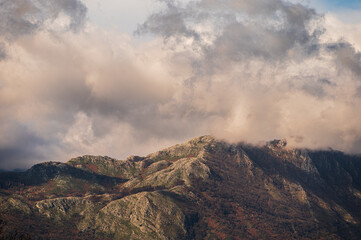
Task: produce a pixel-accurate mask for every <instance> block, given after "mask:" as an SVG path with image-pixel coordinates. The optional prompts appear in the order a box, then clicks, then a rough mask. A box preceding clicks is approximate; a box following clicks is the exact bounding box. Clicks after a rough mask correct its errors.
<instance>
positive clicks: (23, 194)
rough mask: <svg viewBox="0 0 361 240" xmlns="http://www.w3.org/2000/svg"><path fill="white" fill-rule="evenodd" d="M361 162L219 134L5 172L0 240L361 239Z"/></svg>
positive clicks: (1, 189)
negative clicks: (231, 140)
mask: <svg viewBox="0 0 361 240" xmlns="http://www.w3.org/2000/svg"><path fill="white" fill-rule="evenodd" d="M359 236H361V157H360V156H351V155H346V154H344V153H342V152H338V151H310V150H305V149H292V148H288V147H287V142H286V141H285V140H274V141H272V142H269V143H268V144H266V145H264V146H252V145H248V144H243V143H240V144H235V145H232V144H228V143H225V142H223V141H220V140H217V139H215V138H213V137H211V136H203V137H199V138H195V139H192V140H190V141H189V142H187V143H184V144H179V145H176V146H173V147H170V148H167V149H164V150H161V151H159V152H156V153H152V154H149V155H147V156H145V157H138V156H131V157H128V158H127V159H126V160H116V159H112V158H110V157H101V156H82V157H77V158H74V159H71V160H69V161H68V162H66V163H60V162H46V163H41V164H37V165H35V166H33V167H32V168H30V169H29V170H27V171H25V172H20V173H0V239H143V240H144V239H359Z"/></svg>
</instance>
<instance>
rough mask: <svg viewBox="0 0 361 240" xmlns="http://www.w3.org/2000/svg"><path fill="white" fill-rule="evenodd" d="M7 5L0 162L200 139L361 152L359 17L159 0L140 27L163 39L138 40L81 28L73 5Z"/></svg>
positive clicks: (259, 2)
mask: <svg viewBox="0 0 361 240" xmlns="http://www.w3.org/2000/svg"><path fill="white" fill-rule="evenodd" d="M12 2H13V3H14V5H12V4H10V3H9V2H8V1H2V4H4V3H7V4H8V5H7V6H8V8H5V10H3V8H0V9H2V10H0V11H4V12H5V13H7V14H8V15H6V14H0V18H4V19H6V20H7V23H6V24H5V23H3V22H2V21H0V22H1V23H0V26H1V27H0V37H2V39H5V40H4V41H3V47H2V48H1V45H0V55H1V54H5V53H6V55H7V56H8V57H7V58H5V59H4V60H3V61H1V62H0V69H1V71H0V126H1V127H0V135H1V136H8V137H6V138H2V139H1V140H0V168H5V169H10V168H19V167H28V166H30V165H32V164H33V163H35V162H41V161H44V160H57V161H65V160H67V159H69V158H71V157H74V156H76V155H81V154H101V155H109V156H113V157H116V158H125V157H126V156H127V155H130V154H140V155H143V154H147V153H149V152H151V151H156V150H159V149H160V148H162V147H166V146H168V145H172V144H175V143H179V142H181V141H184V140H187V139H188V138H191V137H196V136H199V135H203V134H214V135H216V136H217V137H220V138H223V139H226V140H228V141H231V142H238V141H246V142H251V143H260V142H262V141H267V140H271V139H274V138H284V137H285V138H288V139H289V141H290V142H291V145H293V146H297V147H311V148H327V147H332V148H335V149H339V150H343V151H347V152H352V153H361V150H360V149H361V145H360V142H361V126H360V124H359V123H360V122H361V112H360V111H359V109H360V106H361V97H360V95H361V94H360V92H361V91H360V89H361V79H360V69H361V67H360V66H361V60H360V53H359V51H360V48H359V46H361V45H360V42H359V39H360V38H357V37H355V36H356V35H355V34H357V32H360V31H355V29H361V28H359V26H357V25H352V26H351V25H348V28H345V29H346V32H345V35H344V36H347V38H346V37H345V38H341V36H339V33H340V29H343V26H344V25H343V23H342V22H338V21H337V20H335V18H333V17H332V16H329V15H326V16H322V15H320V14H318V13H316V12H315V11H314V10H313V9H310V8H308V7H305V6H303V5H300V4H297V3H290V2H285V1H281V0H268V1H263V0H255V1H251V2H250V1H245V0H226V1H218V0H200V1H187V2H184V1H168V0H163V1H160V2H161V3H163V8H162V9H161V10H160V11H159V12H156V13H154V14H153V15H151V16H149V18H148V19H147V20H146V21H145V22H144V23H142V24H140V25H139V28H138V30H137V34H146V33H151V34H153V36H154V39H153V40H150V41H142V42H138V43H137V42H136V41H134V38H133V37H132V36H128V35H127V34H121V33H118V32H111V31H109V30H107V31H105V30H102V29H100V28H99V27H96V26H91V25H90V24H85V25H84V19H85V18H84V17H85V15H84V14H85V12H86V8H85V7H84V6H83V5H82V4H81V2H79V1H76V0H67V1H65V0H64V1H50V2H49V1H44V2H42V1H20V0H17V1H12ZM25 3H27V4H30V5H26V4H25ZM53 8H55V9H53ZM6 9H7V10H6ZM16 9H18V10H16ZM11 12H12V13H17V14H18V15H14V16H13V15H12V14H10V13H11ZM62 14H65V15H66V16H67V17H68V18H67V20H66V18H65V20H64V16H63V15H62ZM6 16H7V17H6ZM0 20H2V19H0ZM11 21H13V22H14V23H11ZM1 24H2V25H1ZM5 26H6V27H5ZM11 26H13V27H14V28H12V29H7V28H10V27H11ZM64 26H65V27H64ZM80 26H85V27H84V28H83V30H82V31H75V30H79V28H78V27H80ZM68 30H74V31H68ZM60 33H61V34H60ZM7 39H11V41H10V40H7ZM10 45H11V47H10ZM1 49H3V51H2V50H1Z"/></svg>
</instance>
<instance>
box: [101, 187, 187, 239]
mask: <svg viewBox="0 0 361 240" xmlns="http://www.w3.org/2000/svg"><path fill="white" fill-rule="evenodd" d="M184 222H185V215H184V213H183V212H182V210H181V208H180V207H179V206H177V204H175V203H174V200H172V199H171V198H169V197H167V196H165V195H163V194H162V193H161V192H142V193H138V194H134V195H130V196H127V197H124V198H122V199H119V200H116V201H112V202H110V203H109V204H108V205H106V206H105V207H104V208H102V209H101V210H100V211H99V214H97V216H96V218H95V229H97V230H98V231H101V232H104V233H107V234H110V235H112V236H113V237H114V238H116V239H164V240H165V239H186V236H187V232H186V229H185V226H184Z"/></svg>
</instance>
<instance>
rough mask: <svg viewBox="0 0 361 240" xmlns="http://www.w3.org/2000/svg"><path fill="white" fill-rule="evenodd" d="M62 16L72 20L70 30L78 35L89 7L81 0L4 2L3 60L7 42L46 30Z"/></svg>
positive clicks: (0, 6)
mask: <svg viewBox="0 0 361 240" xmlns="http://www.w3.org/2000/svg"><path fill="white" fill-rule="evenodd" d="M62 14H63V15H64V16H66V17H68V19H67V20H68V23H67V24H66V28H67V29H69V30H73V31H77V30H79V29H80V28H81V27H82V25H83V24H84V21H85V17H86V7H85V6H84V5H83V4H82V3H81V2H80V1H79V0H0V40H1V41H2V42H3V43H2V44H1V45H0V59H1V58H5V56H6V54H5V47H4V46H2V45H4V42H5V43H6V42H11V41H14V40H15V39H16V38H18V37H19V36H21V35H26V34H32V33H34V32H36V31H38V30H44V28H47V27H48V26H49V24H50V23H52V22H53V21H55V20H56V19H59V16H60V15H62ZM0 43H1V42H0Z"/></svg>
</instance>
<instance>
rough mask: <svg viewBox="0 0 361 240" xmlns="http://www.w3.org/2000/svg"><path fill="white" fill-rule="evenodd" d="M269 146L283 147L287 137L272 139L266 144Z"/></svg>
mask: <svg viewBox="0 0 361 240" xmlns="http://www.w3.org/2000/svg"><path fill="white" fill-rule="evenodd" d="M267 145H268V146H270V147H276V148H279V149H282V148H285V147H286V146H287V139H285V138H283V139H274V140H272V141H270V142H268V144H267Z"/></svg>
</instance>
